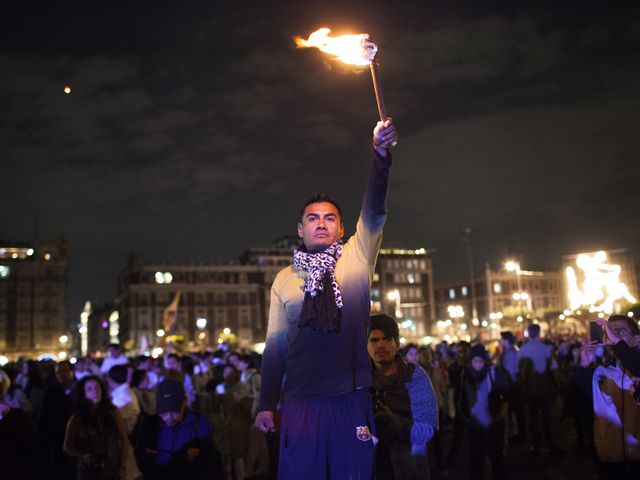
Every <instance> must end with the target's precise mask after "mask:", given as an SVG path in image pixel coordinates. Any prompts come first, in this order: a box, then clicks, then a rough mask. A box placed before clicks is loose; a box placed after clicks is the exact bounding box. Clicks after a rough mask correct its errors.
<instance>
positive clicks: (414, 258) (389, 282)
mask: <svg viewBox="0 0 640 480" xmlns="http://www.w3.org/2000/svg"><path fill="white" fill-rule="evenodd" d="M371 311H372V313H375V312H385V313H387V314H389V315H391V316H392V317H394V318H396V320H397V321H398V324H399V326H400V334H401V336H402V337H403V338H404V339H405V340H406V341H411V342H419V341H421V339H422V338H423V337H425V336H428V335H429V334H430V332H431V327H432V325H433V323H434V321H435V318H436V311H435V301H434V290H433V267H432V262H431V254H430V253H429V251H428V250H425V249H424V248H420V249H417V250H408V249H399V248H383V249H381V250H380V254H379V255H378V262H377V264H376V269H375V274H374V278H373V285H372V288H371Z"/></svg>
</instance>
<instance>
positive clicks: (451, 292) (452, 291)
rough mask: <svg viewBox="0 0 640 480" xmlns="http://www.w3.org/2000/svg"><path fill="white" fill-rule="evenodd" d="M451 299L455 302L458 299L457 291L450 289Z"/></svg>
mask: <svg viewBox="0 0 640 480" xmlns="http://www.w3.org/2000/svg"><path fill="white" fill-rule="evenodd" d="M449 298H450V299H451V300H453V299H454V298H456V291H455V289H453V288H450V289H449Z"/></svg>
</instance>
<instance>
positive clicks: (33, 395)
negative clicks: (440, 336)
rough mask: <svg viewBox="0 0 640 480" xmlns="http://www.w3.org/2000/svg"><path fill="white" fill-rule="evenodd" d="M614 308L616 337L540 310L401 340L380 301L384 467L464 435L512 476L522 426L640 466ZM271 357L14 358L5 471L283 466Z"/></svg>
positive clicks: (545, 445)
mask: <svg viewBox="0 0 640 480" xmlns="http://www.w3.org/2000/svg"><path fill="white" fill-rule="evenodd" d="M602 324H603V326H604V328H605V330H606V332H607V334H606V345H604V344H602V343H595V342H590V341H581V342H580V341H578V339H553V338H550V337H549V338H545V339H541V338H540V328H539V326H538V325H534V324H532V325H530V326H529V327H528V329H527V336H526V337H528V338H524V339H523V338H516V337H515V336H514V335H513V334H511V333H510V332H503V333H502V336H501V340H500V341H499V342H489V343H487V344H485V345H483V344H480V343H474V344H469V343H467V342H464V341H461V342H457V343H453V344H447V343H446V342H442V343H440V344H438V345H436V346H418V345H413V344H409V345H405V346H403V347H402V348H400V343H399V341H398V340H399V338H398V337H399V335H398V331H397V325H396V324H395V322H394V321H393V319H391V318H390V317H384V316H378V317H372V322H371V327H370V332H369V336H368V347H369V348H368V352H369V356H370V359H371V362H372V365H373V369H372V370H373V383H372V387H371V388H370V390H369V393H370V394H371V396H372V398H373V404H374V418H375V425H376V432H375V433H376V435H377V437H378V440H379V443H378V445H377V450H378V455H377V456H376V472H377V477H376V478H379V479H393V478H396V479H407V478H428V472H429V471H431V475H432V476H435V477H438V478H441V477H447V476H448V475H449V472H450V471H451V470H452V469H453V467H454V466H455V465H456V462H460V461H461V452H464V450H465V448H466V449H467V456H466V458H467V465H468V472H469V473H468V476H469V478H471V479H481V478H483V476H484V471H485V467H484V464H485V461H486V460H485V459H486V458H488V460H489V463H490V471H491V476H492V478H494V479H505V478H508V477H509V472H508V469H507V468H506V467H505V458H504V457H505V454H506V455H508V454H509V449H510V448H511V446H513V445H517V444H521V443H523V442H529V447H530V453H531V455H532V456H534V457H535V456H537V455H549V456H552V457H558V458H560V457H562V456H563V455H564V453H565V452H564V450H566V449H568V448H577V449H579V450H582V451H585V452H590V455H591V456H592V457H593V459H594V474H597V475H599V476H600V477H602V478H623V477H621V476H620V475H623V476H626V475H631V474H637V473H638V465H639V460H640V446H639V445H640V442H639V439H640V428H639V426H638V419H640V395H639V394H638V392H640V388H639V387H638V385H639V383H638V377H640V366H639V363H640V359H639V357H640V353H639V351H638V349H637V347H638V343H639V339H640V332H639V331H638V328H637V324H636V323H635V322H634V321H632V320H630V319H628V318H627V317H623V316H613V317H612V318H611V319H610V321H609V322H602ZM260 362H261V357H260V356H259V355H257V354H255V353H253V352H250V353H244V352H236V351H232V350H229V349H225V348H221V349H219V350H216V351H205V352H201V353H190V354H183V355H177V354H175V353H170V354H168V355H165V356H163V357H159V358H151V357H148V356H137V357H132V356H127V355H125V353H124V352H123V351H122V350H121V349H120V347H119V346H118V345H112V346H111V347H110V349H109V354H108V355H107V356H105V357H104V358H92V357H84V358H78V359H77V361H76V362H75V363H74V364H72V363H71V362H70V361H60V362H58V363H54V362H53V361H50V360H47V361H39V362H38V361H34V360H28V359H23V360H20V361H18V362H15V363H10V364H7V365H5V366H4V368H3V369H2V370H0V380H1V385H2V388H1V392H2V396H1V398H0V415H1V417H0V461H1V463H2V465H3V472H4V473H6V474H7V477H6V478H12V479H22V478H24V479H36V478H51V479H74V478H75V479H78V480H81V479H121V480H124V479H127V480H134V479H138V478H144V479H172V478H196V479H199V478H202V479H205V478H209V479H216V478H219V479H230V480H242V479H245V478H246V479H249V478H277V468H278V462H277V458H278V449H279V442H278V440H277V438H276V435H277V433H263V432H261V431H260V430H258V429H257V428H256V427H255V426H254V421H255V416H256V414H257V412H258V402H259V398H260V388H261V373H260ZM553 408H556V410H557V411H558V412H560V414H561V416H562V417H566V418H569V417H570V418H571V419H572V421H573V426H574V430H575V444H574V445H562V447H560V446H559V445H558V442H557V440H556V437H555V435H554V428H553V424H552V421H551V410H552V409H553ZM445 426H449V430H450V435H449V437H448V438H447V439H446V441H445V438H444V436H443V429H444V427H445ZM303 427H304V428H306V429H309V428H312V426H311V425H303ZM371 433H373V432H371ZM465 439H466V440H465ZM382 452H384V453H382ZM462 455H464V454H462ZM626 478H630V477H626Z"/></svg>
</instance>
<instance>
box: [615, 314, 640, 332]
mask: <svg viewBox="0 0 640 480" xmlns="http://www.w3.org/2000/svg"><path fill="white" fill-rule="evenodd" d="M609 322H625V323H626V324H627V327H629V330H631V335H640V328H638V324H637V323H636V322H635V320H633V319H632V318H629V317H627V316H626V315H611V316H610V317H609Z"/></svg>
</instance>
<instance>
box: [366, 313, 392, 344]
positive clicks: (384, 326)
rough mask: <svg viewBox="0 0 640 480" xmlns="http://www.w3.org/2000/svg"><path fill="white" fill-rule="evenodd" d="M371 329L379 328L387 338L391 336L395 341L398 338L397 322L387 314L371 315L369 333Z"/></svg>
mask: <svg viewBox="0 0 640 480" xmlns="http://www.w3.org/2000/svg"><path fill="white" fill-rule="evenodd" d="M373 330H381V331H382V333H384V336H385V337H387V338H393V339H394V340H396V341H399V339H400V329H399V328H398V323H397V322H396V321H395V320H394V319H393V318H391V317H390V316H389V315H386V314H384V313H382V314H377V315H371V323H370V325H369V333H371V332H372V331H373Z"/></svg>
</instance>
